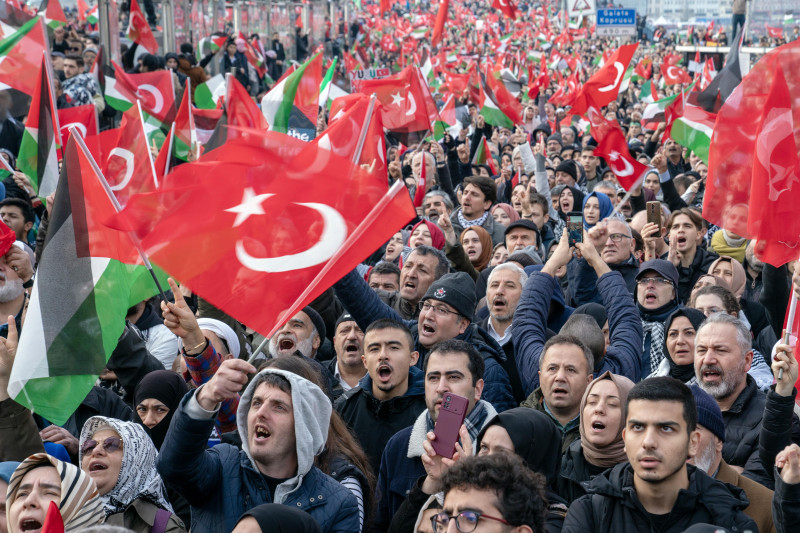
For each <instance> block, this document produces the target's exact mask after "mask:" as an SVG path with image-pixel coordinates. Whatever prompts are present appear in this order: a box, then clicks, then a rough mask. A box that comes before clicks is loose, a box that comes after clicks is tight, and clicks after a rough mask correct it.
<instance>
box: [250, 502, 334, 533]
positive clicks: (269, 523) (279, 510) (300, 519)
mask: <svg viewBox="0 0 800 533" xmlns="http://www.w3.org/2000/svg"><path fill="white" fill-rule="evenodd" d="M248 516H252V517H253V518H255V520H256V522H257V523H258V527H259V528H260V529H261V531H262V532H264V533H322V530H321V529H320V527H319V525H318V524H317V522H316V520H314V519H313V518H312V517H311V515H310V514H308V513H306V512H304V511H301V510H299V509H295V508H293V507H289V506H288V505H282V504H279V503H264V504H261V505H258V506H256V507H253V508H252V509H250V510H249V511H247V512H246V513H244V514H243V515H242V517H241V518H239V521H240V522H241V521H242V518H245V517H248Z"/></svg>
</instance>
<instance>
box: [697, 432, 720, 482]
mask: <svg viewBox="0 0 800 533" xmlns="http://www.w3.org/2000/svg"><path fill="white" fill-rule="evenodd" d="M716 457H717V450H716V448H715V447H714V441H713V440H712V441H711V442H709V443H708V445H707V446H706V447H705V448H703V449H702V450H700V453H698V454H697V456H696V457H695V458H694V466H696V467H697V468H698V470H702V471H703V472H705V473H706V474H708V475H709V476H710V475H711V474H712V473H711V472H709V471H708V469H709V468H711V465H712V464H714V459H716Z"/></svg>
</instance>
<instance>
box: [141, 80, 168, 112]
mask: <svg viewBox="0 0 800 533" xmlns="http://www.w3.org/2000/svg"><path fill="white" fill-rule="evenodd" d="M141 91H145V92H147V93H150V94H152V95H153V98H154V99H155V103H154V104H153V105H150V102H149V101H148V102H147V107H149V108H150V109H149V110H148V111H151V112H152V113H156V114H158V113H161V110H162V109H163V108H164V95H162V94H161V91H159V90H158V89H157V88H156V87H155V85H150V84H149V83H145V84H142V85H140V86H139V87H138V88H137V89H136V96H137V97H139V98H140V99H142V100H149V99H147V98H143V97H142V92H141Z"/></svg>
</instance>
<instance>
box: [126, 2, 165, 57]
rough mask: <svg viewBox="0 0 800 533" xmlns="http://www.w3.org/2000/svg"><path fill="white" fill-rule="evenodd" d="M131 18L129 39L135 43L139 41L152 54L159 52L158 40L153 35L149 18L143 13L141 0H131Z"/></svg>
mask: <svg viewBox="0 0 800 533" xmlns="http://www.w3.org/2000/svg"><path fill="white" fill-rule="evenodd" d="M130 8H131V11H130V19H129V21H128V39H130V40H131V41H133V42H135V43H139V46H142V47H144V48H145V50H147V51H148V52H150V53H151V54H157V53H158V42H156V38H155V37H154V36H153V32H152V31H151V30H150V24H148V23H147V19H146V18H145V16H144V13H142V9H141V8H140V7H139V2H137V1H136V0H131V3H130Z"/></svg>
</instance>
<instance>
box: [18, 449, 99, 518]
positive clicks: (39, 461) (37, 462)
mask: <svg viewBox="0 0 800 533" xmlns="http://www.w3.org/2000/svg"><path fill="white" fill-rule="evenodd" d="M43 464H44V465H46V464H51V465H53V466H54V467H55V469H56V472H58V477H60V478H61V501H60V502H59V504H58V510H59V512H60V513H61V519H62V520H63V521H64V531H65V532H66V533H69V532H70V531H80V530H82V529H84V528H87V527H90V526H95V525H97V524H102V523H103V522H104V521H105V519H106V515H105V513H103V502H102V501H101V499H100V494H99V493H98V492H97V485H95V484H94V481H93V480H92V478H90V477H89V475H88V474H86V472H84V471H83V470H80V469H79V468H78V467H77V466H75V465H72V464H69V463H64V462H62V461H59V460H58V459H56V458H55V457H53V456H51V455H47V454H46V453H36V454H33V455H31V456H30V457H28V458H27V459H25V460H24V461H22V463H20V465H19V466H18V467H17V469H16V470H14V473H13V474H12V475H11V479H9V482H8V493H7V494H8V498H7V500H6V505H7V506H8V507H9V508H10V507H11V504H12V503H14V501H15V500H16V499H17V492H18V491H19V486H20V484H21V483H22V478H24V477H25V474H27V473H28V472H30V471H31V470H33V469H34V468H39V467H40V466H41V465H43Z"/></svg>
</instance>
